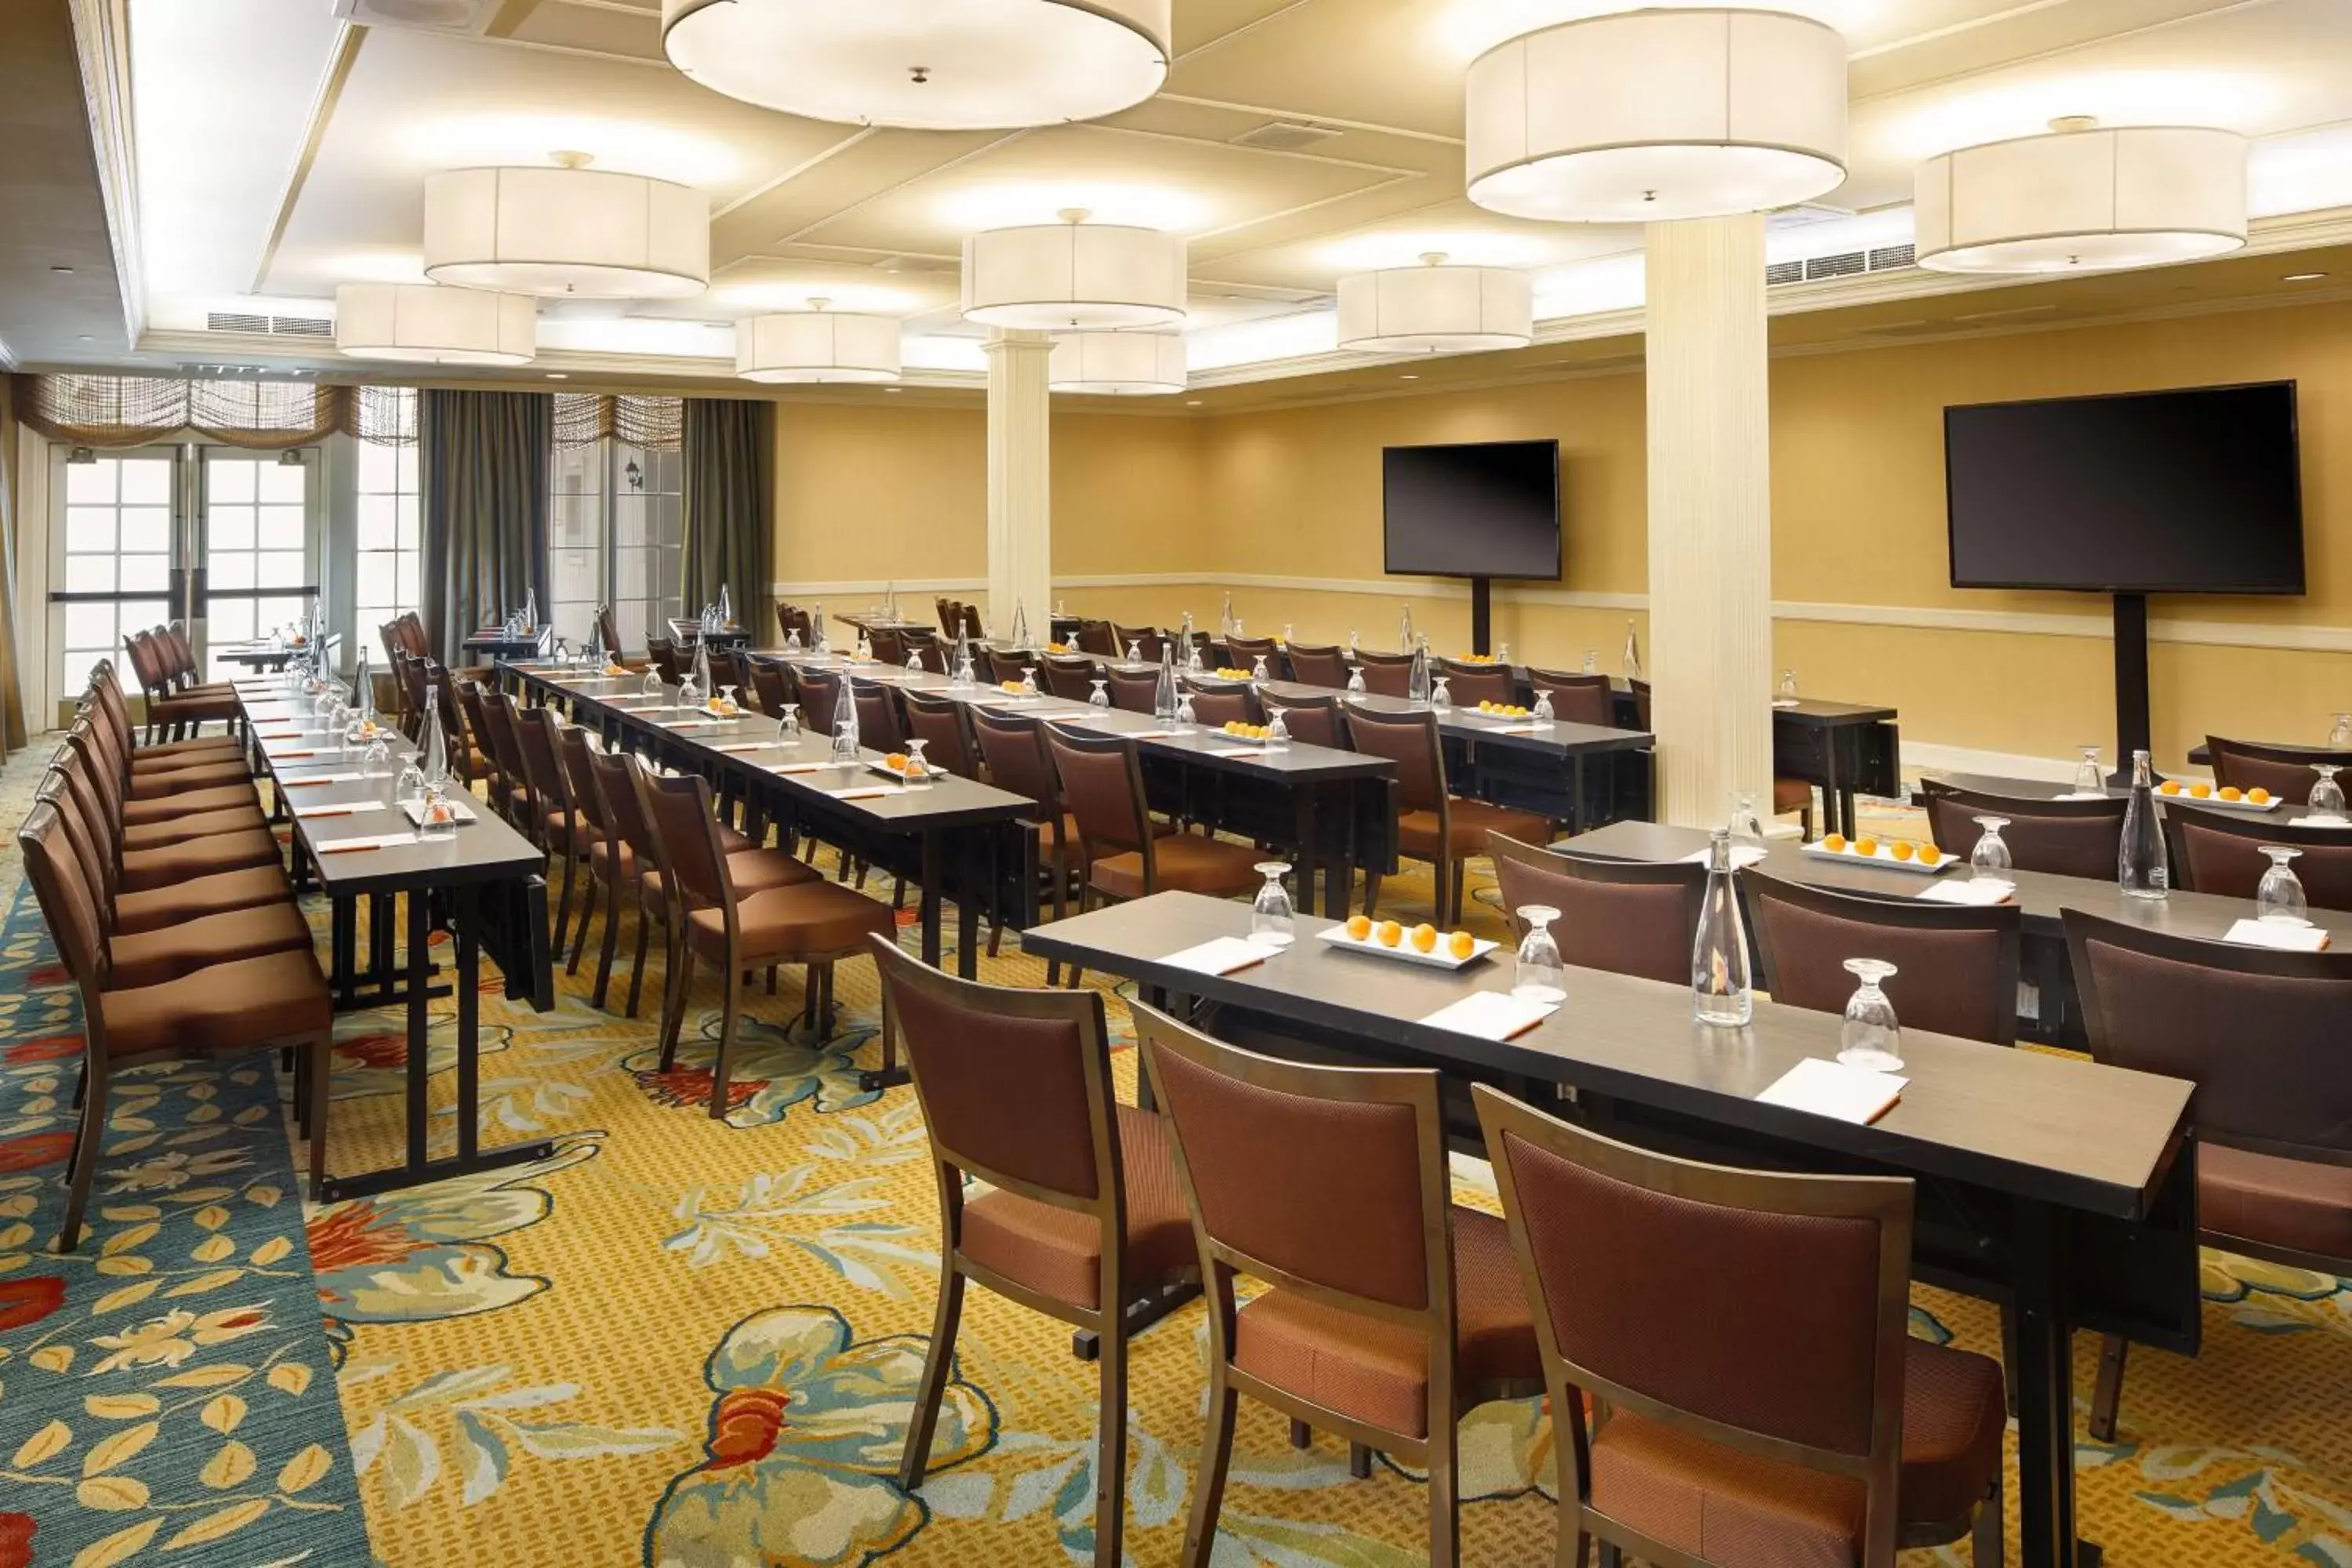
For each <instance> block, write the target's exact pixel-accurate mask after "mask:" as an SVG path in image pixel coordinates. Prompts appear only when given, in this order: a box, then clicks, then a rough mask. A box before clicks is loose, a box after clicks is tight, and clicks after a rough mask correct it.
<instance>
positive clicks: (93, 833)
mask: <svg viewBox="0 0 2352 1568" xmlns="http://www.w3.org/2000/svg"><path fill="white" fill-rule="evenodd" d="M33 798H34V799H35V800H36V801H40V802H47V803H48V804H49V805H52V806H54V807H55V808H56V809H57V812H58V820H59V821H60V822H61V823H62V824H63V825H64V828H65V837H66V842H67V844H68V846H69V847H70V848H71V849H72V852H73V855H74V858H75V859H76V860H77V861H78V862H79V865H80V867H81V873H82V879H83V880H85V881H86V882H88V883H89V886H90V887H92V888H94V889H97V890H98V917H99V919H98V923H99V928H100V930H101V931H112V930H113V929H114V897H115V891H116V889H117V888H118V886H119V885H120V883H121V878H120V877H119V876H118V875H117V872H118V868H119V860H118V857H117V855H116V847H117V838H116V834H115V830H114V827H113V825H112V824H110V823H109V822H107V821H106V819H105V816H104V813H103V809H102V808H101V807H100V805H97V793H96V790H95V788H94V787H93V786H92V785H91V784H90V783H89V778H88V776H87V775H86V774H84V773H83V772H82V762H81V759H80V758H79V756H77V755H76V754H75V753H74V752H72V751H71V750H69V749H68V748H65V747H59V748H58V755H57V756H56V757H54V758H52V759H51V761H50V763H49V771H48V772H47V773H45V774H43V775H42V777H41V782H40V783H39V784H37V785H36V786H34V790H33Z"/></svg>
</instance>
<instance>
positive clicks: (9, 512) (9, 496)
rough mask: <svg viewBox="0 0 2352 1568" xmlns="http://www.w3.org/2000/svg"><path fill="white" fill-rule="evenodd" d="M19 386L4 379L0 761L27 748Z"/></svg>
mask: <svg viewBox="0 0 2352 1568" xmlns="http://www.w3.org/2000/svg"><path fill="white" fill-rule="evenodd" d="M16 507H17V499H16V378H14V377H9V376H0V757H5V756H6V755H7V754H8V753H9V752H12V751H15V750H16V749H17V748H18V747H20V746H22V745H24V743H25V742H26V731H25V694H24V690H23V688H22V685H21V684H20V682H19V681H18V679H17V676H18V674H19V671H18V669H17V666H16V615H17V610H18V608H19V606H18V605H17V603H16Z"/></svg>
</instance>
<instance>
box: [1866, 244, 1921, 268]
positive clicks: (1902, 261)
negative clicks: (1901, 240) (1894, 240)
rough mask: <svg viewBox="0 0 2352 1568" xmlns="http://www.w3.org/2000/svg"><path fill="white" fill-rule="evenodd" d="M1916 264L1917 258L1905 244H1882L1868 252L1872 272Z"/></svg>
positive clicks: (1914, 265)
mask: <svg viewBox="0 0 2352 1568" xmlns="http://www.w3.org/2000/svg"><path fill="white" fill-rule="evenodd" d="M1917 265H1918V262H1917V259H1916V257H1915V255H1914V253H1913V251H1912V248H1911V247H1909V246H1907V245H1882V246H1880V247H1878V248H1877V249H1876V250H1874V251H1872V252H1871V253H1870V269H1871V270H1872V271H1873V272H1892V271H1893V270H1895V268H1898V267H1916V266H1917Z"/></svg>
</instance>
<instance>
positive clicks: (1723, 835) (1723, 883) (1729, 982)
mask: <svg viewBox="0 0 2352 1568" xmlns="http://www.w3.org/2000/svg"><path fill="white" fill-rule="evenodd" d="M1691 1003H1692V1007H1691V1010H1692V1014H1693V1016H1696V1018H1697V1019H1698V1021H1699V1022H1700V1023H1702V1024H1715V1025H1719V1026H1724V1027H1727V1028H1735V1029H1736V1028H1742V1027H1745V1026H1747V1024H1748V1021H1749V1020H1750V1019H1752V1018H1753V1017H1754V1016H1756V998H1755V995H1754V994H1753V991H1752V989H1751V987H1750V984H1749V980H1748V931H1747V928H1746V927H1745V926H1744V925H1743V924H1742V923H1741V921H1740V918H1739V892H1738V889H1737V888H1736V887H1735V886H1734V885H1733V882H1732V877H1731V833H1730V830H1729V829H1728V828H1722V827H1718V828H1716V829H1715V830H1714V831H1713V832H1711V833H1709V834H1708V835H1707V840H1706V897H1705V898H1704V899H1702V900H1700V902H1699V909H1698V937H1697V940H1696V942H1693V943H1692V944H1691Z"/></svg>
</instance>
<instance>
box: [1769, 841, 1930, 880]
mask: <svg viewBox="0 0 2352 1568" xmlns="http://www.w3.org/2000/svg"><path fill="white" fill-rule="evenodd" d="M1803 852H1804V853H1805V854H1807V855H1811V857H1813V858H1815V859H1816V860H1839V861H1843V862H1844V863H1845V864H1846V865H1849V866H1876V867H1878V868H1881V869H1882V870H1887V871H1908V872H1910V873H1911V874H1912V875H1913V876H1915V877H1940V876H1942V875H1943V874H1944V873H1945V872H1947V871H1948V870H1950V869H1951V868H1953V867H1955V866H1958V865H1961V864H1964V862H1962V861H1961V860H1960V859H1959V858H1958V857H1957V856H1952V855H1947V856H1945V857H1944V858H1942V859H1940V860H1937V862H1936V863H1935V864H1934V865H1932V866H1923V865H1921V864H1920V863H1919V858H1918V857H1917V856H1916V854H1915V855H1914V856H1912V858H1910V859H1908V860H1897V859H1896V858H1895V851H1894V850H1892V849H1890V848H1888V847H1886V846H1885V844H1883V843H1882V844H1881V845H1879V847H1878V853H1877V854H1875V855H1864V854H1863V853H1862V852H1860V851H1859V850H1857V849H1855V848H1854V847H1853V846H1852V845H1848V846H1847V847H1845V848H1843V849H1828V848H1824V847H1822V844H1821V843H1820V841H1819V840H1815V841H1814V842H1813V843H1811V844H1808V845H1806V846H1805V847H1804V851H1803Z"/></svg>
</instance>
